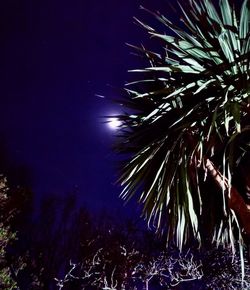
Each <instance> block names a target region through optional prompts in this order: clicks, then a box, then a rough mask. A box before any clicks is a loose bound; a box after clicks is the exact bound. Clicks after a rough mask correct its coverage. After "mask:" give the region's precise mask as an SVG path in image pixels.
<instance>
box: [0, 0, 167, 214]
mask: <svg viewBox="0 0 250 290" xmlns="http://www.w3.org/2000/svg"><path fill="white" fill-rule="evenodd" d="M158 2H161V3H162V2H164V1H160V0H159V1H158ZM156 3H157V2H155V1H154V4H153V3H152V1H143V0H141V1H138V0H127V1H121V0H118V1H115V0H113V1H112V0H108V1H100V0H92V1H86V0H72V1H66V0H61V1H59V0H36V1H33V0H29V1H28V0H3V1H1V4H0V33H1V55H0V62H1V63H0V78H1V86H0V138H1V140H0V142H1V146H0V147H1V155H2V165H1V168H2V170H3V171H6V170H7V172H12V173H13V172H14V175H15V176H16V177H18V176H21V178H20V179H22V178H24V179H25V182H26V183H27V184H28V185H29V186H31V187H32V189H33V190H34V192H36V193H37V194H38V195H39V196H40V195H42V194H49V193H57V194H66V193H67V192H69V191H72V190H74V189H75V188H77V189H78V192H79V195H80V196H81V197H82V198H81V201H82V202H83V203H84V202H85V201H86V202H87V203H88V204H92V205H94V207H95V208H98V209H99V208H103V207H108V208H111V207H113V206H114V205H115V206H117V207H119V206H121V204H122V202H121V201H120V200H119V199H118V197H117V196H118V194H119V188H118V187H117V186H115V185H114V181H115V180H116V169H115V167H116V161H117V157H116V156H115V154H114V153H113V152H112V150H111V144H112V142H113V140H114V138H113V134H114V132H112V131H111V130H110V129H108V128H107V126H106V125H104V124H102V119H101V118H100V116H102V115H107V114H113V113H115V112H116V107H115V106H114V105H113V104H112V103H110V102H109V101H106V100H104V99H101V98H98V97H96V96H95V94H100V95H105V96H108V97H111V98H116V97H117V96H116V94H117V91H116V90H115V89H112V88H111V86H112V87H116V88H119V87H122V86H123V84H124V82H125V81H126V80H127V78H128V74H127V69H130V68H134V67H135V64H136V65H137V64H138V63H139V62H138V60H137V59H135V57H133V56H132V55H131V54H130V52H131V50H130V49H129V48H128V47H127V46H126V45H125V43H126V42H129V43H133V44H140V43H141V42H143V38H144V37H145V33H144V32H143V31H142V29H140V28H139V27H137V26H135V25H134V24H133V19H132V18H133V16H139V17H140V16H141V15H143V13H142V12H141V11H139V5H140V4H142V5H145V6H146V7H149V8H155V9H157V8H159V4H158V6H157V4H156ZM25 176H26V177H25Z"/></svg>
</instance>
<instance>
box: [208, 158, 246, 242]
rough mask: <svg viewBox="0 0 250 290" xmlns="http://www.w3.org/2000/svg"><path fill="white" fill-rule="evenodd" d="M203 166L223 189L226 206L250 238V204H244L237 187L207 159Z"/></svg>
mask: <svg viewBox="0 0 250 290" xmlns="http://www.w3.org/2000/svg"><path fill="white" fill-rule="evenodd" d="M205 168H206V169H207V171H208V172H209V173H210V175H211V176H212V177H213V178H214V180H215V182H216V183H217V184H218V186H219V187H220V188H221V189H223V188H224V190H225V193H226V195H227V201H228V206H229V208H230V209H232V210H233V211H234V212H235V214H236V216H237V217H238V219H239V223H240V226H241V228H242V232H243V234H244V235H245V236H246V237H247V239H248V240H249V239H250V205H248V204H246V202H245V201H244V199H243V198H242V196H241V195H240V194H239V192H238V191H237V189H236V188H235V187H233V186H231V187H230V184H229V182H228V180H227V178H225V177H223V176H222V174H221V173H220V171H219V170H218V169H217V168H216V167H215V166H214V164H213V163H212V162H211V161H210V160H209V159H206V160H205Z"/></svg>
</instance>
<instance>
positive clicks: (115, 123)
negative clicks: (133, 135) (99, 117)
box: [108, 118, 121, 130]
mask: <svg viewBox="0 0 250 290" xmlns="http://www.w3.org/2000/svg"><path fill="white" fill-rule="evenodd" d="M108 125H109V128H110V129H112V130H117V129H118V128H119V126H120V125H121V121H119V120H118V119H117V118H110V120H109V121H108Z"/></svg>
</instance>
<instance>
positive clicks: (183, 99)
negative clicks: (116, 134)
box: [118, 0, 250, 248]
mask: <svg viewBox="0 0 250 290" xmlns="http://www.w3.org/2000/svg"><path fill="white" fill-rule="evenodd" d="M219 8H220V9H219V10H218V11H217V9H216V8H215V6H214V5H213V3H212V1H211V0H204V1H195V0H190V1H189V5H188V10H187V8H184V7H182V6H180V12H181V13H182V21H183V23H184V24H185V27H186V29H185V30H183V28H181V27H180V26H178V24H173V23H172V22H171V21H170V20H168V19H167V18H166V17H165V16H163V15H161V14H160V13H152V12H151V14H153V15H154V16H155V17H156V18H157V19H158V20H159V21H160V23H161V24H162V25H163V26H164V27H165V31H166V34H162V33H160V32H157V29H156V28H152V27H150V26H148V25H146V24H144V23H143V22H142V21H139V20H137V21H138V23H139V24H140V25H141V26H143V28H144V29H146V30H147V31H148V33H149V36H150V37H152V38H155V39H158V41H159V42H161V43H162V51H161V52H160V53H159V52H152V51H148V50H146V49H145V48H144V47H141V48H140V47H138V48H136V49H137V50H138V52H139V53H141V54H142V55H143V56H144V57H145V58H146V59H148V61H149V67H146V68H140V69H134V70H133V73H134V74H136V75H139V76H140V75H142V78H138V79H134V81H132V82H130V83H129V84H128V85H127V87H126V92H127V95H126V98H125V99H123V100H122V101H121V103H122V105H123V106H124V108H125V109H127V112H128V113H126V114H124V115H122V116H118V118H119V119H120V121H121V122H122V126H121V128H122V129H121V130H122V132H121V133H122V134H121V137H120V139H119V146H118V150H120V151H122V152H126V153H129V156H130V157H129V158H128V160H127V163H126V165H125V166H124V167H123V168H122V174H121V177H120V179H119V182H120V183H121V184H122V185H123V186H124V189H123V191H122V194H121V197H122V198H123V199H125V200H129V199H130V198H132V197H134V196H137V198H138V202H139V203H140V204H142V205H143V215H144V216H145V217H146V218H147V219H148V222H149V225H152V224H153V225H154V226H155V227H156V230H157V231H162V229H163V228H164V229H165V228H166V229H167V230H168V236H169V238H170V237H171V239H173V240H175V241H176V243H177V244H178V246H179V247H180V248H182V247H183V245H184V244H185V243H186V242H188V240H189V238H190V237H192V238H194V239H197V240H198V241H199V242H200V243H201V240H202V237H201V227H202V220H204V207H206V202H207V199H208V197H207V196H205V194H203V193H202V190H203V191H204V188H203V189H202V190H201V188H202V186H201V185H202V183H203V184H204V181H203V178H204V170H203V169H202V164H203V162H204V159H205V158H210V159H214V162H216V163H217V165H218V167H221V170H222V171H223V173H224V175H225V178H229V177H230V174H231V171H232V168H233V166H234V165H235V160H234V159H233V160H232V156H231V153H230V152H232V147H233V141H232V138H233V136H236V135H238V134H241V132H242V130H244V127H245V126H246V125H247V124H246V123H247V122H246V119H247V118H246V117H247V113H246V112H247V108H248V107H249V89H250V86H249V85H250V83H249V55H250V33H249V29H250V27H249V25H250V10H249V8H250V6H249V1H248V0H245V1H244V3H243V4H242V8H241V12H240V14H239V15H238V14H237V13H236V11H235V9H234V7H232V6H231V5H230V3H229V1H228V0H221V1H220V2H219ZM170 31H171V33H170ZM168 32H169V34H167V33H168ZM173 32H174V34H175V36H173V34H172V33H173ZM145 75H146V78H143V77H145ZM131 110H132V112H133V113H130V112H131ZM228 144H230V146H229V145H228ZM229 147H230V148H231V149H230V150H229ZM223 156H224V162H223ZM202 172H203V173H202ZM203 187H204V186H203ZM205 191H206V190H205ZM219 200H221V206H220V208H221V212H222V214H221V215H219V217H218V221H217V222H216V224H215V225H214V231H215V232H214V236H216V239H217V241H220V242H222V243H226V241H228V240H230V239H231V240H232V238H230V237H229V236H230V233H231V232H232V226H231V224H228V219H226V221H225V215H226V216H231V213H230V211H229V210H228V208H227V205H226V202H225V201H224V202H222V200H223V194H221V197H220V198H219ZM219 203H220V202H218V204H219ZM225 232H227V234H225ZM225 235H226V236H227V237H229V238H225V237H226V236H225Z"/></svg>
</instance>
